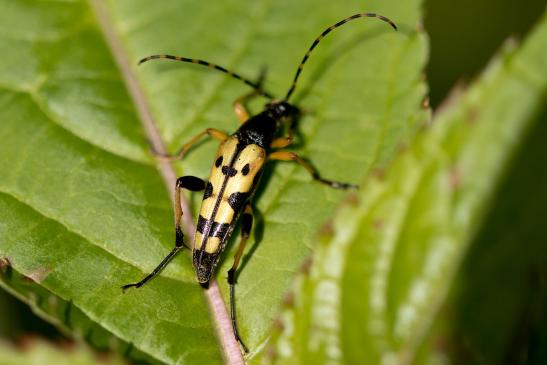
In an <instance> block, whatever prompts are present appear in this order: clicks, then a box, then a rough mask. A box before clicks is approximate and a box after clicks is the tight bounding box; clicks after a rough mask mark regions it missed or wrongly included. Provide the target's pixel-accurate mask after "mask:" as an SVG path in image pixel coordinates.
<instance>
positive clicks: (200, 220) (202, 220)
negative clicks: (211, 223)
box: [197, 214, 207, 234]
mask: <svg viewBox="0 0 547 365" xmlns="http://www.w3.org/2000/svg"><path fill="white" fill-rule="evenodd" d="M205 224H207V219H205V218H204V217H203V216H202V215H201V214H200V215H199V217H198V225H197V230H198V232H199V233H201V234H203V229H204V228H205Z"/></svg>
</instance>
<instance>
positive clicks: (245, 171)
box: [241, 164, 250, 176]
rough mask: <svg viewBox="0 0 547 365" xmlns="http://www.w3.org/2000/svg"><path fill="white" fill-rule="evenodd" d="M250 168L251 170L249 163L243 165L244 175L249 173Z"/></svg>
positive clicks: (242, 171)
mask: <svg viewBox="0 0 547 365" xmlns="http://www.w3.org/2000/svg"><path fill="white" fill-rule="evenodd" d="M249 170H250V167H249V164H245V166H243V168H242V169H241V173H242V174H243V176H247V174H248V173H249Z"/></svg>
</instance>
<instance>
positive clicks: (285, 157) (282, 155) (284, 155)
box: [268, 151, 358, 190]
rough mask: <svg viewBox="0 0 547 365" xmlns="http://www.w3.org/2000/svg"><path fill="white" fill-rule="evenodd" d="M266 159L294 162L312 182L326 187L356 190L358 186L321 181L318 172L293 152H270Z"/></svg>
mask: <svg viewBox="0 0 547 365" xmlns="http://www.w3.org/2000/svg"><path fill="white" fill-rule="evenodd" d="M268 158H269V159H270V160H279V161H295V162H297V163H298V164H300V166H302V167H303V168H305V169H306V170H307V171H308V172H309V173H310V175H311V176H312V178H313V179H314V180H316V181H319V182H320V183H323V184H325V185H328V186H330V187H331V188H334V189H342V190H346V189H357V188H358V186H357V185H355V184H349V183H344V182H339V181H332V180H327V179H323V178H322V177H321V175H319V172H318V171H317V170H316V169H315V167H313V166H312V165H311V164H310V163H309V162H307V161H306V160H304V159H303V158H302V157H300V156H298V155H297V154H296V153H294V152H290V151H276V152H272V153H271V154H270V155H269V156H268Z"/></svg>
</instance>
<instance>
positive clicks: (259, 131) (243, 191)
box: [122, 13, 397, 352]
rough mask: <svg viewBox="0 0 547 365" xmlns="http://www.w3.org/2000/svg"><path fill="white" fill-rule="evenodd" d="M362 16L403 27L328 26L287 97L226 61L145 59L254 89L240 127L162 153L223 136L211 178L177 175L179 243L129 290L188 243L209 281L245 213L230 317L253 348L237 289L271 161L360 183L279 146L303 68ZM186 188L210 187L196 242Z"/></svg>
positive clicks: (294, 113) (237, 105) (285, 142)
mask: <svg viewBox="0 0 547 365" xmlns="http://www.w3.org/2000/svg"><path fill="white" fill-rule="evenodd" d="M359 18H377V19H380V20H382V21H384V22H386V23H388V24H389V25H390V26H391V27H392V28H393V29H395V30H397V26H396V25H395V23H394V22H392V21H391V20H390V19H388V18H386V17H384V16H382V15H379V14H375V13H358V14H354V15H352V16H350V17H347V18H344V19H342V20H340V21H339V22H337V23H335V24H333V25H331V26H330V27H328V28H326V29H325V30H324V31H323V32H322V33H321V34H320V35H319V36H318V37H317V38H316V39H315V40H314V41H313V43H312V45H311V46H310V48H309V49H308V51H307V52H306V53H305V55H304V58H303V59H302V61H301V62H300V64H299V65H298V69H297V70H296V74H295V76H294V79H293V82H292V84H291V86H290V88H289V90H288V91H287V94H286V95H285V97H284V98H283V99H275V98H274V97H273V96H272V95H271V94H270V93H268V92H266V91H264V90H263V88H262V77H261V78H260V79H259V81H258V82H253V81H251V80H249V79H247V78H245V77H243V76H241V75H239V74H237V73H234V72H232V71H229V70H227V69H226V68H224V67H222V66H219V65H216V64H213V63H210V62H207V61H203V60H200V59H193V58H186V57H180V56H172V55H167V54H158V55H152V56H148V57H145V58H143V59H141V60H140V61H139V65H140V64H142V63H144V62H148V61H151V60H157V59H168V60H174V61H180V62H188V63H193V64H197V65H201V66H206V67H209V68H211V69H214V70H217V71H220V72H223V73H225V74H228V75H229V76H231V77H233V78H235V79H238V80H240V81H242V82H244V83H245V84H247V85H248V86H250V87H252V88H253V89H254V90H253V91H252V92H251V93H249V94H246V95H244V96H242V97H240V98H238V99H236V101H235V102H234V104H233V106H234V111H235V113H236V115H237V117H238V119H239V121H240V122H241V123H242V124H241V126H240V127H239V128H238V129H237V130H236V131H235V133H233V134H231V135H228V134H226V133H224V132H222V131H220V130H218V129H214V128H207V129H205V130H204V131H203V132H201V133H199V134H198V135H196V136H194V137H193V138H191V139H190V140H189V141H188V142H187V143H186V144H184V145H183V146H182V147H181V148H180V150H179V151H178V152H177V153H176V154H174V155H160V156H159V157H160V158H165V159H168V160H180V159H182V158H183V157H184V155H185V154H186V152H187V151H188V150H189V149H190V148H191V147H192V146H193V145H195V144H196V143H197V142H198V141H199V140H201V139H202V138H203V137H205V136H210V137H213V138H214V139H216V140H218V141H219V142H220V145H219V147H218V150H217V152H216V156H215V158H214V163H213V166H212V168H211V172H210V175H209V179H208V180H207V181H205V180H202V179H200V178H198V177H195V176H182V177H179V178H178V179H177V182H176V186H175V247H174V248H173V249H172V250H171V252H170V253H169V254H168V255H167V256H166V257H165V258H164V259H163V260H162V261H161V263H160V264H159V265H158V266H157V267H156V268H155V269H154V270H153V271H152V272H151V273H150V274H148V275H147V276H146V277H144V278H143V279H142V280H141V281H139V282H136V283H131V284H127V285H124V286H123V287H122V288H123V289H124V290H125V289H127V288H130V287H137V288H139V287H141V286H142V285H144V284H145V283H146V282H148V281H149V280H150V279H152V278H153V277H154V276H155V275H157V274H158V273H159V272H160V271H161V270H162V269H163V268H164V267H165V266H166V265H167V264H168V263H169V262H170V261H171V259H172V258H173V257H174V256H175V255H176V254H177V252H179V251H180V250H181V249H182V248H183V247H186V248H188V249H190V250H191V251H192V257H193V260H192V261H193V266H194V270H195V272H196V276H197V280H198V282H199V283H200V284H201V285H202V286H204V287H207V286H208V284H209V281H210V280H211V276H212V275H213V273H214V271H215V267H216V265H217V263H218V262H219V259H220V255H221V253H222V251H223V250H224V247H225V246H226V243H227V242H228V240H229V238H230V235H231V233H232V231H233V229H234V226H235V222H236V221H237V220H238V218H239V217H240V216H241V239H240V243H239V246H238V249H237V251H236V254H235V257H234V262H233V265H232V267H231V268H230V270H229V271H228V284H229V286H230V318H231V321H232V329H233V333H234V336H235V338H236V340H237V341H238V342H239V344H240V345H241V347H242V349H243V350H244V352H248V349H247V347H246V346H245V344H244V342H243V341H242V340H241V337H240V336H239V332H238V328H237V322H236V314H235V294H234V292H235V282H236V275H235V274H236V270H237V268H238V265H239V261H240V259H241V256H242V254H243V251H244V249H245V245H246V243H247V240H248V238H249V235H250V232H251V228H252V224H253V211H252V207H251V199H252V197H253V193H254V192H255V191H256V187H257V185H258V182H259V180H260V177H261V175H262V172H263V169H264V166H265V164H266V163H267V162H268V161H274V160H280V161H294V162H297V163H298V164H300V165H301V166H302V167H304V168H305V169H306V170H307V171H308V172H309V173H310V175H311V177H312V178H313V179H314V180H316V181H318V182H320V183H323V184H325V185H327V186H330V187H332V188H336V189H351V188H357V185H354V184H349V183H344V182H338V181H333V180H327V179H325V178H323V177H322V176H321V175H320V174H319V172H318V171H317V170H316V169H315V167H313V166H312V165H311V164H310V163H308V162H307V161H306V160H304V159H303V158H301V157H300V156H299V155H297V154H296V153H294V152H291V151H284V150H276V149H278V148H284V147H287V146H289V145H290V144H291V143H292V141H293V137H294V134H295V128H296V121H297V120H298V118H299V117H300V115H301V110H300V109H299V108H298V107H297V106H295V105H293V104H291V103H289V98H290V97H291V95H292V94H293V92H294V90H295V87H296V84H297V82H298V78H299V77H300V73H301V72H302V69H303V67H304V64H305V63H306V61H307V60H308V58H309V56H310V53H311V52H312V51H313V49H314V48H315V47H316V46H317V45H318V44H319V42H320V41H321V40H322V39H323V38H324V37H325V36H326V35H327V34H328V33H330V32H331V31H333V30H334V29H336V28H338V27H340V26H341V25H343V24H345V23H347V22H349V21H351V20H354V19H359ZM255 96H263V97H265V98H267V99H269V102H268V103H267V104H266V105H265V107H264V110H263V111H262V112H260V113H258V114H256V115H254V116H251V115H250V114H249V112H248V111H247V109H246V107H245V102H246V101H247V100H248V99H250V98H251V97H255ZM284 129H288V135H287V136H280V133H282V132H283V131H284ZM182 189H187V190H189V191H204V193H203V200H202V204H201V208H200V211H199V217H198V222H197V225H196V232H195V234H194V239H193V245H192V247H191V248H190V247H188V246H187V245H186V243H185V242H184V234H183V232H182V229H181V226H182V215H183V212H182V209H181V190H182Z"/></svg>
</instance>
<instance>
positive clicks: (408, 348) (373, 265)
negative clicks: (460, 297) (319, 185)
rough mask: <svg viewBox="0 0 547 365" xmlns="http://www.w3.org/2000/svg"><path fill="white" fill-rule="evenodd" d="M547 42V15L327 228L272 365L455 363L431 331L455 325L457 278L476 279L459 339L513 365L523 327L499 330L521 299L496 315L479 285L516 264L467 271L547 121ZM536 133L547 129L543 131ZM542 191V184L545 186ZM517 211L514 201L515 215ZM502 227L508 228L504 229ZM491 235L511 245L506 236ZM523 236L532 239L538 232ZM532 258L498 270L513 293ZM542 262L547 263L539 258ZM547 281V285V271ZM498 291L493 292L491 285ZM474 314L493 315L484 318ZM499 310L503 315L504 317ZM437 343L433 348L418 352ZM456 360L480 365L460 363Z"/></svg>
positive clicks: (489, 258) (287, 314)
mask: <svg viewBox="0 0 547 365" xmlns="http://www.w3.org/2000/svg"><path fill="white" fill-rule="evenodd" d="M546 42H547V20H546V19H545V17H543V20H542V21H541V23H540V24H539V25H538V26H537V27H536V29H535V31H534V32H533V34H532V35H531V36H530V38H529V39H527V41H526V42H525V43H524V44H523V45H522V47H520V49H518V50H515V47H514V46H513V47H507V48H506V49H504V51H503V52H502V54H501V55H499V57H498V58H497V59H496V60H495V62H493V63H492V64H491V65H490V66H489V68H488V70H487V71H486V72H485V73H484V74H483V75H482V77H481V78H480V80H478V81H477V82H476V83H475V84H474V85H473V86H472V87H471V88H470V89H469V90H468V91H467V92H466V94H465V95H458V96H456V97H454V98H453V100H450V101H449V102H448V105H446V106H445V107H444V109H443V110H441V111H439V114H438V115H437V116H436V118H435V119H434V122H433V125H432V127H431V128H428V129H427V130H425V131H424V132H422V133H420V135H419V136H418V138H417V139H416V141H415V142H414V143H412V144H411V145H410V147H409V148H408V149H407V150H405V151H403V152H402V153H401V154H400V155H399V156H397V158H396V159H395V160H394V163H393V164H392V165H391V166H390V167H389V168H388V169H387V171H386V173H385V175H384V176H378V175H371V176H370V177H369V178H368V179H367V181H366V184H365V188H364V189H362V190H361V191H360V192H359V193H358V194H355V195H354V196H352V197H350V198H349V199H348V201H347V202H346V203H345V204H344V206H343V207H342V208H341V209H340V210H339V211H338V213H337V214H336V216H335V218H334V220H333V222H332V223H331V224H330V225H328V226H326V227H325V229H324V233H323V234H322V236H321V238H320V244H319V245H318V246H317V247H316V250H315V251H314V255H313V262H312V263H311V267H309V271H307V273H305V274H302V275H300V276H299V279H298V280H297V282H296V285H295V294H294V298H293V300H292V302H291V305H290V306H288V307H287V309H286V310H285V311H284V312H283V317H282V320H281V321H280V324H281V329H280V330H279V331H277V333H276V335H275V336H274V338H275V340H274V341H272V343H273V345H272V346H273V347H272V349H271V351H268V353H269V354H270V355H271V356H270V357H269V360H270V362H271V363H276V364H285V363H286V364H326V363H328V364H337V363H345V364H354V363H365V364H410V363H424V364H439V363H441V364H444V363H448V360H447V358H446V355H447V354H446V352H445V351H446V350H445V349H446V347H450V345H451V343H449V342H448V341H449V339H448V338H446V337H435V336H433V335H432V336H431V338H428V334H429V333H430V332H433V333H434V334H442V333H445V332H443V331H442V329H441V330H439V327H440V326H442V325H445V326H446V325H448V323H450V322H449V321H450V318H441V319H439V320H438V321H436V318H437V313H438V312H439V310H440V308H441V305H442V303H444V302H445V300H446V298H447V293H448V291H449V289H450V288H451V287H452V285H453V283H454V282H458V281H460V280H461V279H457V275H456V274H457V273H460V274H461V275H462V276H464V277H467V281H468V282H469V283H470V284H469V285H468V287H470V288H471V289H469V294H468V295H467V296H466V297H464V299H466V300H467V306H466V308H467V310H468V311H471V313H469V312H466V313H463V314H464V316H463V317H462V318H461V320H462V322H463V323H460V324H457V323H452V326H455V327H460V328H464V329H465V328H466V327H467V331H462V333H463V335H464V336H465V334H467V335H468V337H463V338H461V339H460V340H461V341H462V342H464V344H468V343H469V342H470V341H471V340H472V341H473V343H472V345H473V346H474V350H475V351H477V352H476V353H475V355H477V358H475V360H476V361H478V362H479V363H483V361H484V363H501V362H502V361H501V358H502V357H500V355H503V353H502V351H504V350H503V349H504V347H503V346H504V345H506V344H507V342H505V341H506V340H507V338H509V339H511V336H510V335H509V334H508V332H510V330H511V329H512V328H515V327H511V326H506V327H503V330H501V331H497V330H498V329H501V327H502V325H499V324H498V323H496V322H500V323H503V324H508V323H509V322H511V321H513V320H514V319H515V318H514V313H516V311H515V310H514V308H513V307H514V306H513V304H511V303H515V302H517V301H520V299H516V298H519V297H518V294H516V297H515V296H513V295H507V298H506V299H503V300H502V302H500V303H497V302H496V303H494V300H493V299H494V298H489V301H488V302H487V303H488V304H489V305H491V306H500V308H504V309H509V312H507V311H505V312H504V311H503V310H500V311H497V310H496V309H493V308H485V307H484V306H483V305H481V304H480V302H481V300H482V295H483V293H484V292H483V291H480V292H477V291H476V290H475V291H472V289H473V288H476V287H477V286H479V285H483V286H484V287H488V286H490V285H487V284H485V283H484V281H485V280H487V281H488V280H490V281H494V282H495V281H496V280H497V275H498V274H495V273H492V271H490V270H487V271H485V270H483V269H484V268H489V269H491V268H493V267H494V266H493V265H492V263H493V262H495V261H496V259H495V258H494V257H496V255H498V256H497V257H504V258H505V261H504V262H506V263H507V261H508V257H507V256H506V253H501V254H500V253H499V252H497V251H496V250H497V247H493V246H492V245H489V246H488V247H489V251H488V254H486V252H484V251H483V254H482V256H481V257H482V258H483V259H485V261H486V262H481V263H478V262H475V272H478V273H485V272H487V273H488V274H490V276H485V277H482V276H478V277H477V278H476V279H473V278H471V279H470V278H469V276H470V275H472V274H471V273H470V272H466V271H465V270H462V272H460V271H459V268H460V263H461V262H462V260H463V258H464V257H465V256H466V254H467V253H468V252H469V250H470V247H471V243H472V242H473V240H474V239H475V238H476V236H477V234H478V232H479V231H480V230H481V227H482V225H483V224H484V221H485V216H486V215H487V212H488V211H489V210H490V205H491V204H493V198H494V196H496V195H495V194H496V192H497V191H498V188H499V186H500V184H501V182H502V181H503V180H504V178H505V176H506V174H510V173H511V171H508V170H507V169H508V168H509V167H510V166H513V164H512V162H513V159H514V158H515V156H517V152H518V151H519V149H520V148H521V147H522V144H523V143H525V142H526V141H528V140H529V138H528V132H529V131H531V130H532V128H533V127H535V126H536V124H537V123H539V121H541V120H542V118H541V116H542V115H543V116H544V108H545V95H547V74H546V73H545V70H544V68H545V64H547V53H546V52H545V44H546ZM543 121H544V119H543ZM537 129H538V130H541V131H545V128H544V127H543V126H541V128H537ZM536 141H537V138H536ZM535 150H536V151H537V150H538V149H537V148H536V149H535ZM539 150H543V151H544V150H545V149H544V148H543V149H542V148H540V149H539ZM542 160H543V161H544V158H543V159H542ZM532 166H533V165H532ZM516 171H522V169H516ZM523 175H524V176H530V173H527V174H523ZM533 175H534V176H538V177H539V176H543V175H544V174H543V173H541V174H539V175H537V174H533ZM528 186H530V184H528ZM533 186H536V187H537V188H539V186H538V185H537V184H536V183H534V184H533ZM536 190H537V189H536ZM543 192H545V189H544V188H543ZM537 198H539V199H543V198H541V197H540V196H538V197H537ZM508 201H511V200H508ZM540 201H542V200H540ZM543 201H544V199H543ZM514 204H515V202H514V201H513V205H510V206H511V207H512V208H513V211H512V216H513V217H514V215H515V210H514V207H515V205H514ZM537 208H539V206H538V207H537ZM505 209H507V205H506V207H505ZM533 211H535V212H537V211H538V209H535V210H533ZM543 211H544V209H543ZM519 213H521V212H519ZM506 216H507V214H506ZM508 218H509V217H506V218H505V219H508ZM507 223H508V222H505V224H507ZM528 227H530V225H528ZM490 229H492V227H491V228H490ZM495 229H496V230H500V232H501V230H502V229H503V226H501V227H500V226H497V227H496V228H495ZM490 237H491V238H493V239H497V242H499V243H502V242H501V237H502V234H501V233H499V234H498V235H494V236H490ZM523 237H529V238H530V237H533V235H531V232H528V233H527V235H526V236H523ZM538 237H541V236H538ZM483 239H484V237H483ZM508 239H509V240H511V238H508ZM512 239H513V240H515V239H516V240H518V238H515V237H513V238H512ZM517 242H520V243H521V244H522V241H516V242H515V244H517ZM539 242H540V241H538V240H537V237H536V239H535V240H534V241H532V242H530V246H529V247H527V248H528V249H530V250H532V251H531V252H535V253H536V254H537V253H538V252H540V251H538V248H537V247H536V246H537V245H538V244H539ZM543 244H544V241H543ZM513 246H514V245H513ZM505 247H507V245H505ZM500 248H501V247H500ZM522 250H523V249H522V248H521V250H519V252H520V251H522ZM513 252H514V251H513ZM527 256H529V255H528V254H526V253H521V254H520V255H519V256H518V257H519V258H518V259H517V256H516V257H515V262H511V264H512V265H513V266H510V267H503V268H500V267H498V269H500V270H503V271H502V273H500V274H499V275H501V277H504V278H505V279H506V280H507V283H510V284H509V285H510V286H509V287H510V288H512V289H513V290H515V289H516V287H517V286H518V285H519V284H517V282H515V283H513V280H514V279H513V278H511V279H509V277H511V276H512V275H506V273H505V272H506V271H507V272H508V273H514V274H518V276H516V278H522V277H523V275H520V272H521V271H522V270H523V268H525V267H526V263H529V262H531V261H532V260H530V259H527V260H524V259H522V257H527ZM534 262H536V265H537V263H539V262H545V261H540V260H539V257H538V259H536V260H534ZM466 267H469V265H467V266H466ZM540 267H541V266H540ZM540 274H542V275H541V276H539V277H542V278H544V277H545V275H544V269H542V270H541V272H540ZM473 280H476V281H477V283H476V284H475V283H474V282H473ZM479 283H482V284H479ZM520 285H522V283H521V284H520ZM500 286H501V287H504V289H505V290H506V289H507V286H506V285H504V282H503V281H502V282H500V283H499V286H497V289H498V291H497V293H498V296H497V298H498V300H500V297H505V295H504V294H502V293H503V291H500V290H502V289H501V288H500ZM487 292H488V293H489V295H490V296H491V294H493V293H492V289H488V290H487ZM517 292H520V291H519V290H515V293H517ZM543 292H545V291H544V287H543ZM471 293H472V294H474V295H473V296H471ZM506 301H507V302H506ZM450 303H451V304H454V302H450ZM535 303H536V304H538V303H542V301H541V299H539V300H538V301H536V302H535ZM543 303H544V300H543ZM475 310H480V312H478V313H480V314H483V315H485V316H488V317H483V318H481V317H480V314H478V315H477V317H478V318H477V317H475V315H474V314H473V311H475ZM538 310H539V308H538ZM493 312H495V313H498V314H499V313H503V315H502V316H501V317H500V319H499V320H497V319H496V317H495V316H493V315H491V314H492V313H493ZM509 313H510V314H509ZM465 314H467V315H465ZM509 315H510V316H511V317H506V316H509ZM538 315H539V314H538ZM530 316H534V314H532V313H530ZM536 317H537V316H536ZM487 318H488V319H487ZM530 318H532V317H530ZM534 318H535V317H534ZM538 318H541V317H538ZM473 321H476V322H473ZM493 322H494V323H493ZM492 327H494V328H496V330H492ZM472 328H475V329H479V330H481V331H482V332H474V331H473V330H472ZM481 333H482V335H483V336H485V337H483V338H481V337H480V335H481ZM513 336H515V335H514V334H513ZM429 341H430V343H428V346H429V347H428V349H429V352H427V351H424V352H423V353H422V354H421V355H420V356H418V352H419V351H420V350H423V349H424V348H425V343H426V342H429ZM486 343H489V345H486ZM481 345H485V346H484V347H481ZM481 349H482V350H483V352H481ZM496 351H497V353H496ZM435 355H437V356H435ZM484 355H488V356H487V357H485V356H484ZM521 356H523V355H522V354H521ZM456 359H457V358H456ZM464 359H465V358H464ZM485 359H488V360H485ZM515 362H516V360H515ZM456 363H474V361H471V359H467V361H465V360H463V359H462V358H459V360H456Z"/></svg>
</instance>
